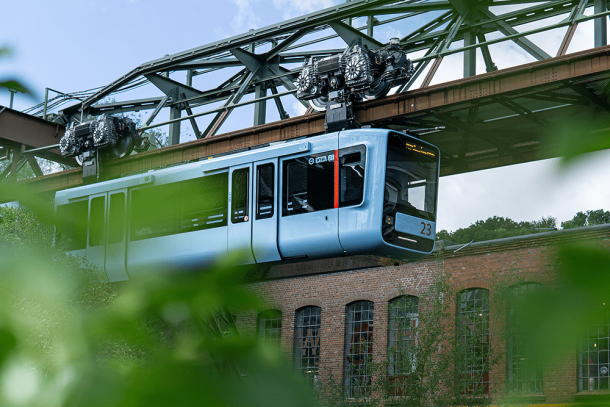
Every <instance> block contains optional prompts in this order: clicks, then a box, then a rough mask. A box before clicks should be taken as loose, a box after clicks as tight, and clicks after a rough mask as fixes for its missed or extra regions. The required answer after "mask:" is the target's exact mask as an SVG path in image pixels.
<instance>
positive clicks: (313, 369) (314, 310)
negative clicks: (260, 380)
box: [294, 305, 322, 384]
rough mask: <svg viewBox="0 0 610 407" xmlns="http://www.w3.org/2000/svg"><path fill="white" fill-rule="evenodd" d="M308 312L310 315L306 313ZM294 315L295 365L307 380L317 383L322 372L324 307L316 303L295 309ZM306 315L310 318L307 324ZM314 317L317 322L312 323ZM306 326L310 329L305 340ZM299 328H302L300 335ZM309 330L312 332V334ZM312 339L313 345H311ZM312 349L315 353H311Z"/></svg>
mask: <svg viewBox="0 0 610 407" xmlns="http://www.w3.org/2000/svg"><path fill="white" fill-rule="evenodd" d="M306 312H307V313H308V314H309V315H305V314H306ZM294 316H295V323H294V365H295V368H296V370H298V371H300V372H301V373H302V374H303V375H304V376H305V378H306V380H307V382H309V383H311V384H316V383H317V382H318V375H319V373H320V342H321V340H320V339H321V338H320V336H321V335H320V334H321V332H322V308H321V307H318V306H315V305H311V306H306V307H302V308H299V309H298V310H296V311H295V313H294ZM306 317H308V318H309V322H310V323H309V324H308V325H305V318H306ZM299 318H300V319H299ZM312 319H314V322H317V323H313V324H312V323H311V321H312ZM299 321H302V324H300V323H299ZM305 328H309V329H308V331H307V332H306V336H305V340H304V341H303V329H305ZM299 329H301V332H300V335H299ZM310 330H311V331H310ZM309 332H311V336H310V334H309ZM312 341H313V346H310V344H311V342H312ZM303 345H305V346H303ZM312 351H313V354H310V353H311V352H312ZM306 353H307V354H308V355H307V356H305V354H306ZM299 354H300V355H299ZM304 359H305V360H306V361H307V365H306V366H303V364H302V362H303V360H304Z"/></svg>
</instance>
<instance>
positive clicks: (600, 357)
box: [578, 303, 610, 391]
mask: <svg viewBox="0 0 610 407" xmlns="http://www.w3.org/2000/svg"><path fill="white" fill-rule="evenodd" d="M603 306H604V307H607V305H606V303H604V304H603ZM609 342H610V316H609V314H608V312H606V315H605V317H604V318H603V319H602V320H601V321H600V323H599V325H595V326H592V327H590V328H589V332H588V333H587V335H585V336H583V337H582V339H581V341H580V346H579V355H578V390H580V391H586V390H609V389H610V383H608V382H609V381H610V344H609Z"/></svg>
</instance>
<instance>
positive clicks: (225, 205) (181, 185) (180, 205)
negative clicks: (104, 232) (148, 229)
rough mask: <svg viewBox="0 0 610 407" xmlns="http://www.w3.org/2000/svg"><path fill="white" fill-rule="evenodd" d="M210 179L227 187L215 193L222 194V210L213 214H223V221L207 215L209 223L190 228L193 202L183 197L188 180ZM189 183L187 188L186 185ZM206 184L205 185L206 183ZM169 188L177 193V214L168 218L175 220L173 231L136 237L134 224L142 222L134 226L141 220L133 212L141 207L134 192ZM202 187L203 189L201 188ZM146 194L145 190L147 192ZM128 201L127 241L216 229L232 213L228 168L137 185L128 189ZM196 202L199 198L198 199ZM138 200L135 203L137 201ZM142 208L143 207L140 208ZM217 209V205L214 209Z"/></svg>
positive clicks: (220, 195) (171, 221) (224, 224)
mask: <svg viewBox="0 0 610 407" xmlns="http://www.w3.org/2000/svg"><path fill="white" fill-rule="evenodd" d="M212 177H219V178H218V179H217V180H209V178H212ZM206 179H208V182H219V184H218V185H215V188H223V187H224V188H225V189H222V190H221V191H219V192H220V193H216V194H215V196H219V197H221V198H219V199H221V200H222V202H220V201H219V202H220V203H221V206H219V207H218V208H220V209H221V211H219V215H213V216H214V217H217V216H220V214H221V215H222V218H220V219H219V220H220V222H215V221H210V216H206V217H205V219H206V220H207V222H206V223H202V224H196V225H194V226H192V227H187V226H188V225H187V222H185V217H184V215H185V213H188V214H191V213H193V212H192V211H191V210H189V207H190V206H189V205H188V204H190V203H192V202H193V201H187V200H184V199H183V196H182V190H186V189H189V188H188V187H189V185H187V183H189V182H193V183H196V182H197V181H199V182H204V181H203V180H206ZM185 186H186V187H185ZM204 186H205V185H204ZM159 187H161V188H168V190H169V192H172V188H173V189H174V193H175V195H176V197H175V201H174V205H175V207H172V208H170V210H171V211H174V212H175V213H174V214H173V216H174V219H173V220H171V219H170V221H169V223H173V226H172V227H171V228H170V229H171V231H170V232H169V233H165V232H164V233H152V234H151V235H143V236H135V233H136V228H134V226H139V225H134V219H135V221H138V220H139V219H138V217H139V216H140V214H137V215H136V216H134V213H135V212H134V211H136V210H138V208H137V207H136V206H137V205H135V204H134V194H140V193H143V192H141V191H150V190H152V189H154V188H159ZM202 189H203V188H202ZM144 193H145V192H144ZM128 196H129V198H128V199H129V201H128V207H127V211H128V212H127V213H128V215H127V216H128V221H127V226H126V227H127V228H128V242H137V241H141V240H147V239H154V238H158V237H164V236H173V235H177V234H181V233H189V232H196V231H201V230H207V229H214V228H218V227H225V226H227V225H228V222H229V221H228V219H229V214H230V207H229V171H228V169H227V170H224V171H220V172H216V173H213V174H209V175H205V176H200V177H193V178H187V179H181V180H178V181H175V182H163V183H155V184H154V185H147V186H143V187H141V186H138V187H136V188H130V189H129V194H128ZM194 201H197V200H196V199H195V200H194ZM137 203H139V202H136V204H137ZM140 209H141V208H140ZM212 209H214V208H212ZM212 209H209V208H208V209H204V210H205V211H209V210H212ZM145 223H146V222H142V224H143V225H144V224H145Z"/></svg>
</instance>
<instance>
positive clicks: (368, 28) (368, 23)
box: [366, 16, 375, 37]
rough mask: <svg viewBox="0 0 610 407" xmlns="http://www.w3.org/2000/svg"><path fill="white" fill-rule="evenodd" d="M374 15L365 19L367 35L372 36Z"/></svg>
mask: <svg viewBox="0 0 610 407" xmlns="http://www.w3.org/2000/svg"><path fill="white" fill-rule="evenodd" d="M374 19H375V17H373V16H368V18H367V19H366V35H368V36H369V37H372V36H373V22H374V21H375V20H374Z"/></svg>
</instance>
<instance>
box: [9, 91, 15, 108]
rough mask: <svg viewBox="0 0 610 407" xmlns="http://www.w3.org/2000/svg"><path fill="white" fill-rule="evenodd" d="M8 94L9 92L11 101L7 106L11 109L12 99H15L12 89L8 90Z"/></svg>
mask: <svg viewBox="0 0 610 407" xmlns="http://www.w3.org/2000/svg"><path fill="white" fill-rule="evenodd" d="M8 91H9V92H11V101H10V102H9V106H8V107H10V108H11V109H12V108H13V99H14V98H15V91H14V90H12V89H9V90H8Z"/></svg>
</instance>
